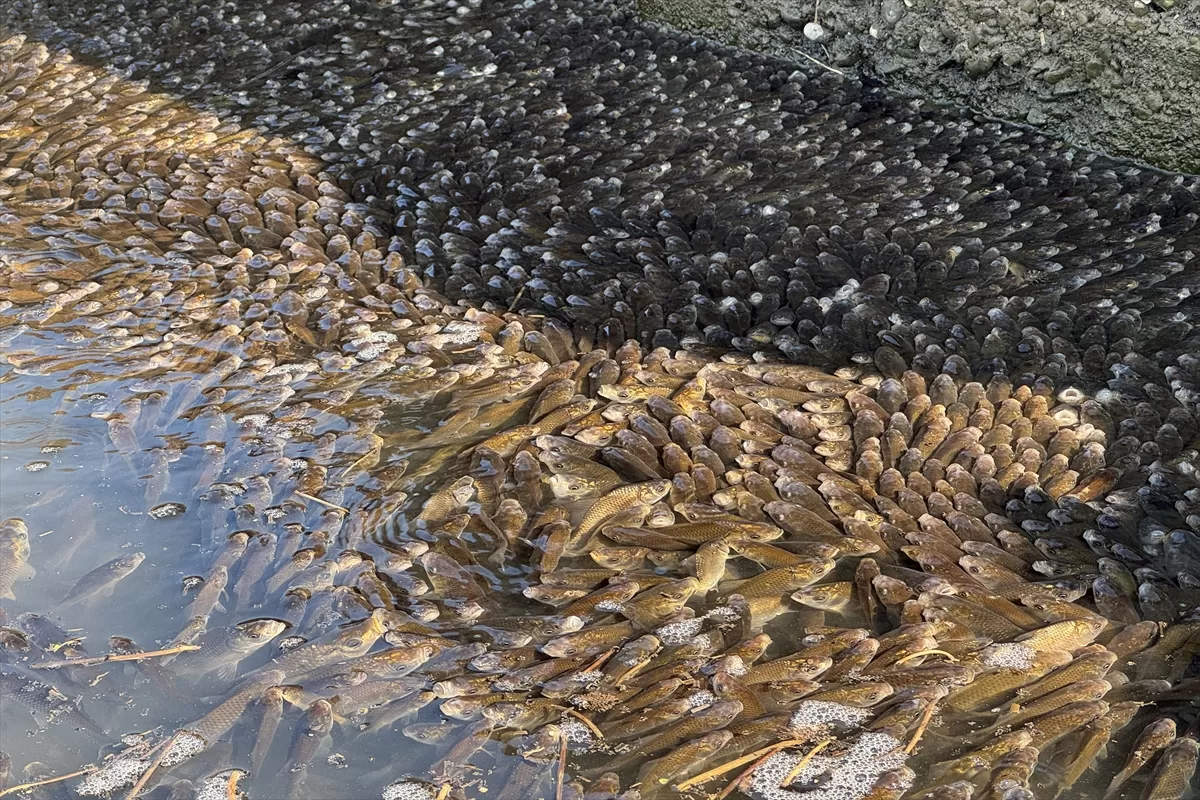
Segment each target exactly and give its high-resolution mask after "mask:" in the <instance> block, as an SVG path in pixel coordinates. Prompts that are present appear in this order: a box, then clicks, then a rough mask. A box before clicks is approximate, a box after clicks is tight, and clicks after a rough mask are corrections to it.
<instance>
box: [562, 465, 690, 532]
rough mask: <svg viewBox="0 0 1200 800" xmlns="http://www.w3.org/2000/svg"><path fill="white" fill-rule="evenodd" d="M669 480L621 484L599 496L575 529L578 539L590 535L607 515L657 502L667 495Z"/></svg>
mask: <svg viewBox="0 0 1200 800" xmlns="http://www.w3.org/2000/svg"><path fill="white" fill-rule="evenodd" d="M670 490H671V482H670V481H667V480H655V481H647V482H645V483H635V484H631V485H629V486H621V487H620V488H617V489H614V490H613V491H611V492H609V493H608V494H606V495H604V496H603V497H601V498H600V499H599V500H597V501H596V502H595V503H593V504H592V506H591V507H590V508H589V509H588V510H587V512H586V513H585V514H584V515H583V519H582V520H580V522H579V526H578V528H577V529H576V531H575V536H576V538H578V539H583V538H584V537H587V536H590V535H591V534H592V533H594V532H595V531H596V530H597V529H598V528H599V527H600V525H601V524H602V523H603V522H604V521H605V520H606V519H608V518H609V517H612V516H614V515H615V514H618V513H620V512H622V511H625V510H626V509H629V508H633V507H634V506H637V505H642V504H645V505H649V504H651V503H657V502H658V501H659V500H661V499H663V498H664V497H666V496H667V492H669V491H670Z"/></svg>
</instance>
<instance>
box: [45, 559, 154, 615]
mask: <svg viewBox="0 0 1200 800" xmlns="http://www.w3.org/2000/svg"><path fill="white" fill-rule="evenodd" d="M145 560H146V554H145V553H130V554H129V555H125V556H119V557H117V558H114V559H113V560H112V561H109V562H107V563H105V564H101V565H100V566H98V567H96V568H95V569H94V570H92V571H91V572H89V573H87V574H86V575H84V576H83V577H82V578H80V579H79V580H78V581H77V582H76V583H75V585H74V586H73V587H72V588H71V591H69V592H67V596H66V597H64V598H63V601H62V603H60V604H59V610H60V611H61V610H64V609H67V608H70V607H71V606H74V605H76V604H78V603H82V602H85V601H87V600H91V599H92V598H95V597H101V596H104V597H107V596H109V595H111V594H112V593H113V590H114V589H115V588H116V586H117V584H118V583H120V582H121V581H122V580H124V579H125V578H127V577H129V575H131V574H132V573H133V571H134V570H136V569H137V568H138V567H139V566H141V564H142V562H143V561H145Z"/></svg>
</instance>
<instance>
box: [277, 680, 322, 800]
mask: <svg viewBox="0 0 1200 800" xmlns="http://www.w3.org/2000/svg"><path fill="white" fill-rule="evenodd" d="M332 728H333V706H331V705H330V703H329V701H328V700H314V701H313V702H312V704H310V705H309V706H308V708H306V709H305V710H304V714H303V715H302V716H301V718H300V721H299V722H298V723H297V725H296V730H295V733H293V735H292V742H291V745H290V746H289V747H288V755H287V762H286V766H285V767H284V769H285V770H287V772H288V773H290V774H289V779H288V786H289V789H288V793H289V795H290V796H292V797H296V796H298V792H299V790H300V787H301V786H302V785H303V783H304V778H305V775H306V773H307V771H308V767H309V765H311V764H312V762H313V759H315V758H316V755H317V751H318V750H319V749H320V748H321V746H322V745H323V744H324V743H325V741H326V739H327V738H328V737H329V732H330V730H332Z"/></svg>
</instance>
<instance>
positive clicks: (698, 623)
mask: <svg viewBox="0 0 1200 800" xmlns="http://www.w3.org/2000/svg"><path fill="white" fill-rule="evenodd" d="M703 625H704V618H703V617H699V618H696V619H684V620H680V621H679V622H671V623H668V624H666V625H663V626H661V627H659V628H657V629H655V631H654V635H655V636H657V637H658V640H659V641H660V642H662V643H663V645H664V646H666V647H678V646H679V645H683V644H687V643H688V642H690V641H691V640H692V638H693V637H694V636H696V634H698V633H700V629H701V627H703Z"/></svg>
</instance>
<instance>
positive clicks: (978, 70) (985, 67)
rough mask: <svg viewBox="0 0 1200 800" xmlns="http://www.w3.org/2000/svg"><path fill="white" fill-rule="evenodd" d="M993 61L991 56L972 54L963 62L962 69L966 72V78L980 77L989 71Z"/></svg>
mask: <svg viewBox="0 0 1200 800" xmlns="http://www.w3.org/2000/svg"><path fill="white" fill-rule="evenodd" d="M993 63H995V58H994V57H993V56H990V55H981V54H977V55H973V56H971V57H970V58H968V59H967V61H966V63H965V64H963V71H964V72H966V73H967V77H968V78H982V77H983V76H984V75H986V74H988V73H989V72H991V70H992V64H993Z"/></svg>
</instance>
